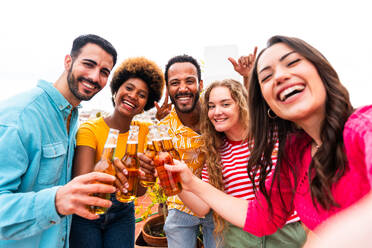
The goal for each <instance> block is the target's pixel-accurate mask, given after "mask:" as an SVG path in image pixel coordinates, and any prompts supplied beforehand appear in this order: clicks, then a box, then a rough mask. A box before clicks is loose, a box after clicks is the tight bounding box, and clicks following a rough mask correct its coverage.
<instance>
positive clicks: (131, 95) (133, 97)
mask: <svg viewBox="0 0 372 248" xmlns="http://www.w3.org/2000/svg"><path fill="white" fill-rule="evenodd" d="M128 96H129V98H131V99H133V100H136V99H137V93H136V92H135V91H134V90H132V91H130V92H128Z"/></svg>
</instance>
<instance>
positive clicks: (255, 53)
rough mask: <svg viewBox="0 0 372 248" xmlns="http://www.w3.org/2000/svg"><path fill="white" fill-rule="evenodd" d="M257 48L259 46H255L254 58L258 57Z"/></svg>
mask: <svg viewBox="0 0 372 248" xmlns="http://www.w3.org/2000/svg"><path fill="white" fill-rule="evenodd" d="M257 49H258V48H257V46H255V47H254V51H253V59H256V55H257Z"/></svg>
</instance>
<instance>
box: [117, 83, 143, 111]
mask: <svg viewBox="0 0 372 248" xmlns="http://www.w3.org/2000/svg"><path fill="white" fill-rule="evenodd" d="M148 95H149V90H148V88H147V84H146V83H145V82H144V81H143V80H142V79H140V78H130V79H128V80H127V81H125V82H124V83H123V84H122V85H121V86H120V88H119V90H118V91H117V92H116V94H115V95H114V102H115V111H118V112H119V113H120V114H123V115H125V116H129V117H132V118H133V117H134V116H135V115H136V114H139V113H141V112H142V111H143V108H144V107H145V105H146V103H147V99H148Z"/></svg>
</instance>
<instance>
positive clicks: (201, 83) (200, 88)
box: [199, 79, 203, 92]
mask: <svg viewBox="0 0 372 248" xmlns="http://www.w3.org/2000/svg"><path fill="white" fill-rule="evenodd" d="M199 91H200V92H202V91H203V80H201V79H200V81H199Z"/></svg>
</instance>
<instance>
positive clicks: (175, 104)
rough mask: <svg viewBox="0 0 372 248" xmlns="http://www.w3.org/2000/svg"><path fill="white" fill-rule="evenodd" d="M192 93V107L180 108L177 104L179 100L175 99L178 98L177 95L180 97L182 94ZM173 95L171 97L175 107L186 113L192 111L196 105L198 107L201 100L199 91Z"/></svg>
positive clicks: (188, 94)
mask: <svg viewBox="0 0 372 248" xmlns="http://www.w3.org/2000/svg"><path fill="white" fill-rule="evenodd" d="M190 95H192V97H193V101H192V104H191V107H190V108H187V109H185V108H180V107H179V106H178V104H177V102H176V101H175V99H174V98H177V97H180V96H190ZM174 98H173V97H171V96H170V99H171V102H172V103H173V105H174V107H175V108H176V110H177V111H179V112H181V113H184V114H188V113H191V112H192V111H193V110H194V109H195V107H196V104H197V103H198V101H199V91H198V92H196V94H192V93H187V94H176V95H175V96H174Z"/></svg>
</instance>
